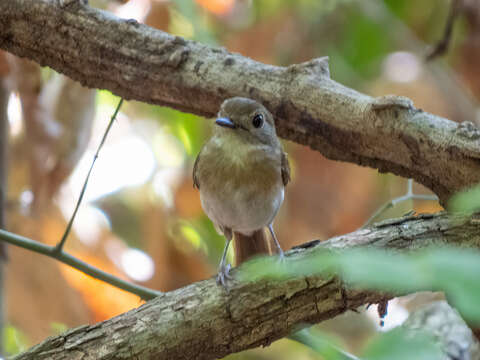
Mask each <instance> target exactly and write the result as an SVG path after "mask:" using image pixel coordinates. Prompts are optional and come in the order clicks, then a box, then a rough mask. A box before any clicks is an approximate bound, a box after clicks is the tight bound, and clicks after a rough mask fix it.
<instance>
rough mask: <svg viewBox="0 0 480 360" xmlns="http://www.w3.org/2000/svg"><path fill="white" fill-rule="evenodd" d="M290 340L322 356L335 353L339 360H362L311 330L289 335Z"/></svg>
mask: <svg viewBox="0 0 480 360" xmlns="http://www.w3.org/2000/svg"><path fill="white" fill-rule="evenodd" d="M288 338H289V339H290V340H293V341H296V342H299V343H300V344H303V345H305V346H308V347H309V348H311V349H312V350H314V351H315V352H317V353H319V354H320V355H322V354H324V353H326V352H328V353H332V352H333V353H335V355H336V357H335V359H339V360H361V359H359V358H358V357H356V356H354V355H352V354H350V353H348V352H346V351H345V350H342V349H341V348H339V347H338V346H336V345H334V344H332V343H331V342H329V341H328V340H326V339H324V338H323V337H320V336H319V335H316V334H315V333H312V331H311V329H310V328H308V329H303V330H300V331H297V332H296V333H294V334H292V335H289V336H288Z"/></svg>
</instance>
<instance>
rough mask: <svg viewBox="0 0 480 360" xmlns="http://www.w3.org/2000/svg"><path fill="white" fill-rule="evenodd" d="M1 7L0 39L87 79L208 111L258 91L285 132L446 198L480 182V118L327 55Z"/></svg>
mask: <svg viewBox="0 0 480 360" xmlns="http://www.w3.org/2000/svg"><path fill="white" fill-rule="evenodd" d="M0 14H1V16H0V48H2V49H5V50H7V51H10V52H12V53H14V54H16V55H19V56H24V57H28V58H30V59H32V60H35V61H37V62H38V63H40V64H42V65H45V66H50V67H52V68H53V69H55V70H57V71H59V72H61V73H64V74H66V75H68V76H70V77H71V78H73V79H75V80H78V81H80V82H81V83H82V84H84V85H87V86H90V87H96V88H105V89H108V90H110V91H112V92H113V93H115V94H117V95H119V96H121V97H123V98H125V99H127V100H128V99H135V100H140V101H145V102H149V103H152V104H159V105H165V106H170V107H173V108H176V109H180V110H183V111H188V112H192V113H195V114H200V115H206V116H213V115H214V114H215V113H216V112H217V109H218V108H219V105H220V103H221V102H222V101H223V100H224V99H225V98H227V97H231V96H247V97H251V98H255V99H257V100H259V101H261V102H263V103H264V104H265V105H266V106H267V107H268V108H269V109H270V110H271V111H272V112H273V114H274V115H275V117H276V119H277V130H278V134H279V135H280V136H282V137H284V138H285V139H289V140H292V141H295V142H298V143H300V144H305V145H308V146H310V147H311V148H312V149H315V150H318V151H320V152H321V153H322V154H323V155H325V156H326V157H328V158H330V159H335V160H342V161H349V162H353V163H356V164H360V165H363V166H370V167H373V168H376V169H378V170H379V171H381V172H392V173H395V174H397V175H400V176H404V177H407V178H413V179H415V180H416V181H417V182H419V183H421V184H423V185H425V186H427V187H429V188H430V189H432V190H433V191H434V192H435V193H436V194H437V195H438V197H439V198H440V201H441V202H442V203H443V204H445V203H446V200H447V199H448V197H449V196H450V195H452V194H453V193H454V192H457V191H458V190H460V189H463V188H465V187H469V186H472V185H473V184H475V183H477V182H480V131H479V130H478V129H477V128H476V127H475V126H474V125H473V124H472V123H470V122H464V123H462V124H457V123H454V122H452V121H450V120H447V119H444V118H441V117H438V116H435V115H432V114H429V113H426V112H423V111H422V110H420V109H416V108H415V107H414V106H413V105H412V103H411V102H410V101H409V100H408V99H406V98H401V97H396V96H385V97H380V98H372V97H370V96H367V95H364V94H361V93H358V92H356V91H354V90H352V89H349V88H347V87H344V86H342V85H341V84H338V83H337V82H335V81H333V80H331V79H330V76H329V69H328V62H327V59H326V58H321V59H314V60H311V61H309V62H306V63H302V64H298V65H291V66H288V67H278V66H272V65H266V64H262V63H259V62H256V61H253V60H251V59H249V58H246V57H243V56H241V55H238V54H232V53H229V52H227V51H226V50H225V49H223V48H215V47H210V46H206V45H202V44H199V43H196V42H193V41H186V40H184V39H182V38H179V37H175V36H171V35H169V34H167V33H164V32H162V31H158V30H154V29H152V28H150V27H148V26H145V25H141V24H138V23H137V22H136V21H134V20H121V19H118V18H116V17H114V16H112V15H111V14H108V13H106V12H102V11H100V10H96V9H93V8H90V7H88V6H85V5H82V2H81V1H76V0H73V1H72V0H70V1H66V0H9V1H0ZM466 120H468V119H466ZM459 175H460V176H459Z"/></svg>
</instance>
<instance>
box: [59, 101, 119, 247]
mask: <svg viewBox="0 0 480 360" xmlns="http://www.w3.org/2000/svg"><path fill="white" fill-rule="evenodd" d="M122 103H123V98H121V99H120V101H119V102H118V105H117V108H116V109H115V112H114V113H113V115H112V117H111V118H110V122H109V123H108V126H107V129H106V130H105V133H104V134H103V137H102V141H100V145H98V148H97V151H96V153H95V155H94V156H93V161H92V165H90V169H89V170H88V173H87V177H86V178H85V182H84V183H83V187H82V191H81V192H80V196H79V197H78V200H77V204H76V205H75V210H74V211H73V214H72V217H71V218H70V221H69V222H68V225H67V228H66V229H65V233H64V234H63V236H62V239H61V240H60V241H59V242H58V244H57V245H56V246H55V250H54V251H56V252H58V253H61V252H62V250H63V246H64V245H65V241H66V240H67V237H68V234H70V230H71V228H72V225H73V221H74V220H75V216H76V215H77V212H78V209H79V208H80V204H81V202H82V199H83V196H84V195H85V191H86V190H87V184H88V180H89V179H90V174H91V173H92V170H93V166H94V165H95V161H97V159H98V154H99V152H100V150H101V149H102V147H103V144H104V143H105V140H106V139H107V135H108V133H109V132H110V129H111V128H112V125H113V122H114V121H115V118H116V117H117V114H118V112H119V111H120V107H121V106H122Z"/></svg>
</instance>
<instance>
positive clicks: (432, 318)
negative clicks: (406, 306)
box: [402, 301, 480, 360]
mask: <svg viewBox="0 0 480 360" xmlns="http://www.w3.org/2000/svg"><path fill="white" fill-rule="evenodd" d="M402 327H404V328H405V329H408V330H410V331H412V336H415V334H416V333H418V332H419V331H420V332H424V333H427V334H430V335H432V337H433V338H434V339H435V341H436V342H437V343H438V345H439V346H440V348H441V349H442V351H443V352H444V357H442V358H441V359H438V360H480V344H479V342H478V340H477V339H476V338H475V336H474V335H473V333H472V330H471V329H470V328H469V327H468V325H467V324H466V323H465V321H463V319H462V318H461V317H460V315H459V314H458V312H457V311H456V310H455V309H453V308H452V307H450V305H448V303H447V302H446V301H436V302H433V303H431V304H427V305H424V306H422V307H421V308H419V309H418V310H415V311H414V312H413V313H411V314H410V316H409V317H408V319H407V320H406V321H405V323H403V325H402Z"/></svg>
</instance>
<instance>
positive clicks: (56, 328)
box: [50, 322, 68, 335]
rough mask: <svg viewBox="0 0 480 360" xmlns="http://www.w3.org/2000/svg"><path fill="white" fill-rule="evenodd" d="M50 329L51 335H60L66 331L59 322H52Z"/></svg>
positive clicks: (63, 325)
mask: <svg viewBox="0 0 480 360" xmlns="http://www.w3.org/2000/svg"><path fill="white" fill-rule="evenodd" d="M50 328H51V329H52V335H60V334H61V333H64V332H65V331H67V330H68V326H67V325H65V324H63V323H59V322H52V323H51V324H50Z"/></svg>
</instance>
